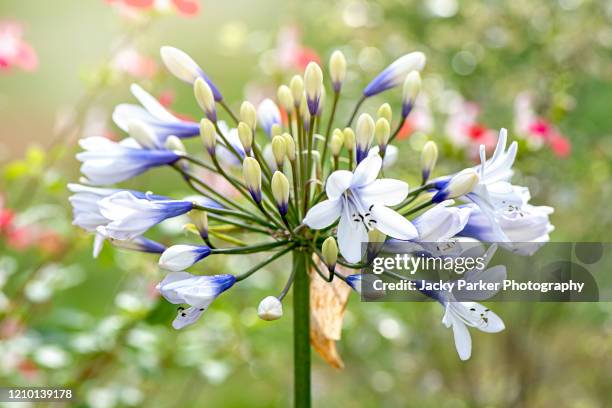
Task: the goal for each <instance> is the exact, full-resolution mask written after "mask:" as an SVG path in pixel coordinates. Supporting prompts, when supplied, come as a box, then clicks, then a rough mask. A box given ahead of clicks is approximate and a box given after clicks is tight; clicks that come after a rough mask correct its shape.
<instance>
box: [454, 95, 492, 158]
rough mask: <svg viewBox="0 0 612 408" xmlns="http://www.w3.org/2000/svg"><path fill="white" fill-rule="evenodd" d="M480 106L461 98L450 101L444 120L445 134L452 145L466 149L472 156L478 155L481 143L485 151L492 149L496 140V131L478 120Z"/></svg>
mask: <svg viewBox="0 0 612 408" xmlns="http://www.w3.org/2000/svg"><path fill="white" fill-rule="evenodd" d="M479 115H480V106H478V104H476V103H475V102H468V101H465V100H463V99H462V98H459V99H457V100H456V101H455V102H454V103H452V105H451V107H450V111H449V115H448V119H447V121H446V135H447V137H448V138H449V139H450V141H451V142H452V143H453V145H455V146H457V147H460V148H463V149H465V150H467V151H468V154H469V155H470V156H473V157H478V149H479V146H480V145H481V144H483V145H484V146H485V148H486V149H487V151H490V150H492V149H493V148H494V147H495V144H496V142H497V133H496V132H495V131H494V130H493V129H490V128H488V127H487V126H486V125H484V124H482V123H480V122H478V116H479Z"/></svg>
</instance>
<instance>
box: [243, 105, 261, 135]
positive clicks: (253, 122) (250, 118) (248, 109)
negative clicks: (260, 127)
mask: <svg viewBox="0 0 612 408" xmlns="http://www.w3.org/2000/svg"><path fill="white" fill-rule="evenodd" d="M240 121H241V122H244V123H246V124H247V125H248V126H249V127H250V128H251V129H252V130H255V126H257V113H256V111H255V106H253V104H252V103H251V102H249V101H244V102H242V105H240Z"/></svg>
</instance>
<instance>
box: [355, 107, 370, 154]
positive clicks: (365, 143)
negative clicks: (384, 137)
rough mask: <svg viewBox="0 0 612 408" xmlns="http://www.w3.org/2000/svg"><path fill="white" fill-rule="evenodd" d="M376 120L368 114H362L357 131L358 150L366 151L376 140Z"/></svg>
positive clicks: (358, 120)
mask: <svg viewBox="0 0 612 408" xmlns="http://www.w3.org/2000/svg"><path fill="white" fill-rule="evenodd" d="M374 126H375V125H374V119H372V117H371V116H370V115H368V114H367V113H362V114H361V115H359V119H357V128H356V129H357V130H356V131H355V143H356V144H357V150H362V151H366V150H368V149H369V148H370V145H371V144H372V140H373V139H374Z"/></svg>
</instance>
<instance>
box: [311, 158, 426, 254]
mask: <svg viewBox="0 0 612 408" xmlns="http://www.w3.org/2000/svg"><path fill="white" fill-rule="evenodd" d="M381 166H382V159H381V158H380V156H368V157H367V158H366V159H364V160H363V161H362V162H361V163H360V164H359V165H358V166H357V168H356V169H355V172H354V173H351V172H350V171H347V170H338V171H335V172H333V173H332V174H331V175H330V176H329V178H328V179H327V183H326V184H325V192H326V193H327V198H328V199H327V200H325V201H323V202H321V203H319V204H317V205H315V206H314V207H312V208H311V209H310V210H309V211H308V213H307V214H306V217H305V218H304V223H305V224H306V225H308V226H309V227H310V228H312V229H323V228H326V227H328V226H330V225H331V224H332V223H333V222H334V221H336V220H337V219H338V218H340V223H339V225H338V244H339V247H340V253H341V254H342V256H343V257H344V258H345V259H346V260H347V261H349V262H353V263H355V262H359V261H360V260H361V256H362V251H361V249H362V248H361V247H362V243H365V242H368V231H370V230H372V229H377V230H379V231H380V232H382V233H383V234H386V235H389V236H391V237H393V238H398V239H404V240H410V239H413V238H415V237H416V236H417V235H418V233H417V230H416V228H415V227H414V226H413V225H412V223H411V222H410V221H408V220H407V219H406V218H404V217H403V216H401V215H400V214H399V213H397V212H395V211H394V210H392V209H390V208H388V207H387V206H393V205H397V204H399V203H400V202H402V201H403V200H404V198H406V196H407V194H408V185H407V184H406V183H404V182H403V181H399V180H393V179H377V177H378V173H379V172H380V169H381Z"/></svg>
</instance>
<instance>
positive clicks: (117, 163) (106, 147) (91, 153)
mask: <svg viewBox="0 0 612 408" xmlns="http://www.w3.org/2000/svg"><path fill="white" fill-rule="evenodd" d="M79 144H80V145H81V147H82V148H83V149H85V150H86V151H85V152H81V153H78V154H77V155H76V157H77V159H78V160H80V161H81V162H83V164H82V166H81V172H82V173H83V174H84V175H85V176H86V177H87V179H88V180H89V181H91V182H92V183H93V184H98V185H103V184H114V183H118V182H120V181H124V180H127V179H130V178H132V177H134V176H137V175H139V174H141V173H144V172H145V171H147V170H148V169H150V168H152V167H157V166H162V165H165V164H171V163H174V162H175V161H177V160H178V159H179V158H180V156H179V155H178V154H176V153H175V152H172V151H170V150H165V149H143V148H140V147H138V145H137V144H136V143H135V142H134V140H133V139H125V140H124V141H123V142H120V143H116V142H113V141H112V140H109V139H107V138H105V137H100V136H92V137H88V138H85V139H81V140H80V142H79Z"/></svg>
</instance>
